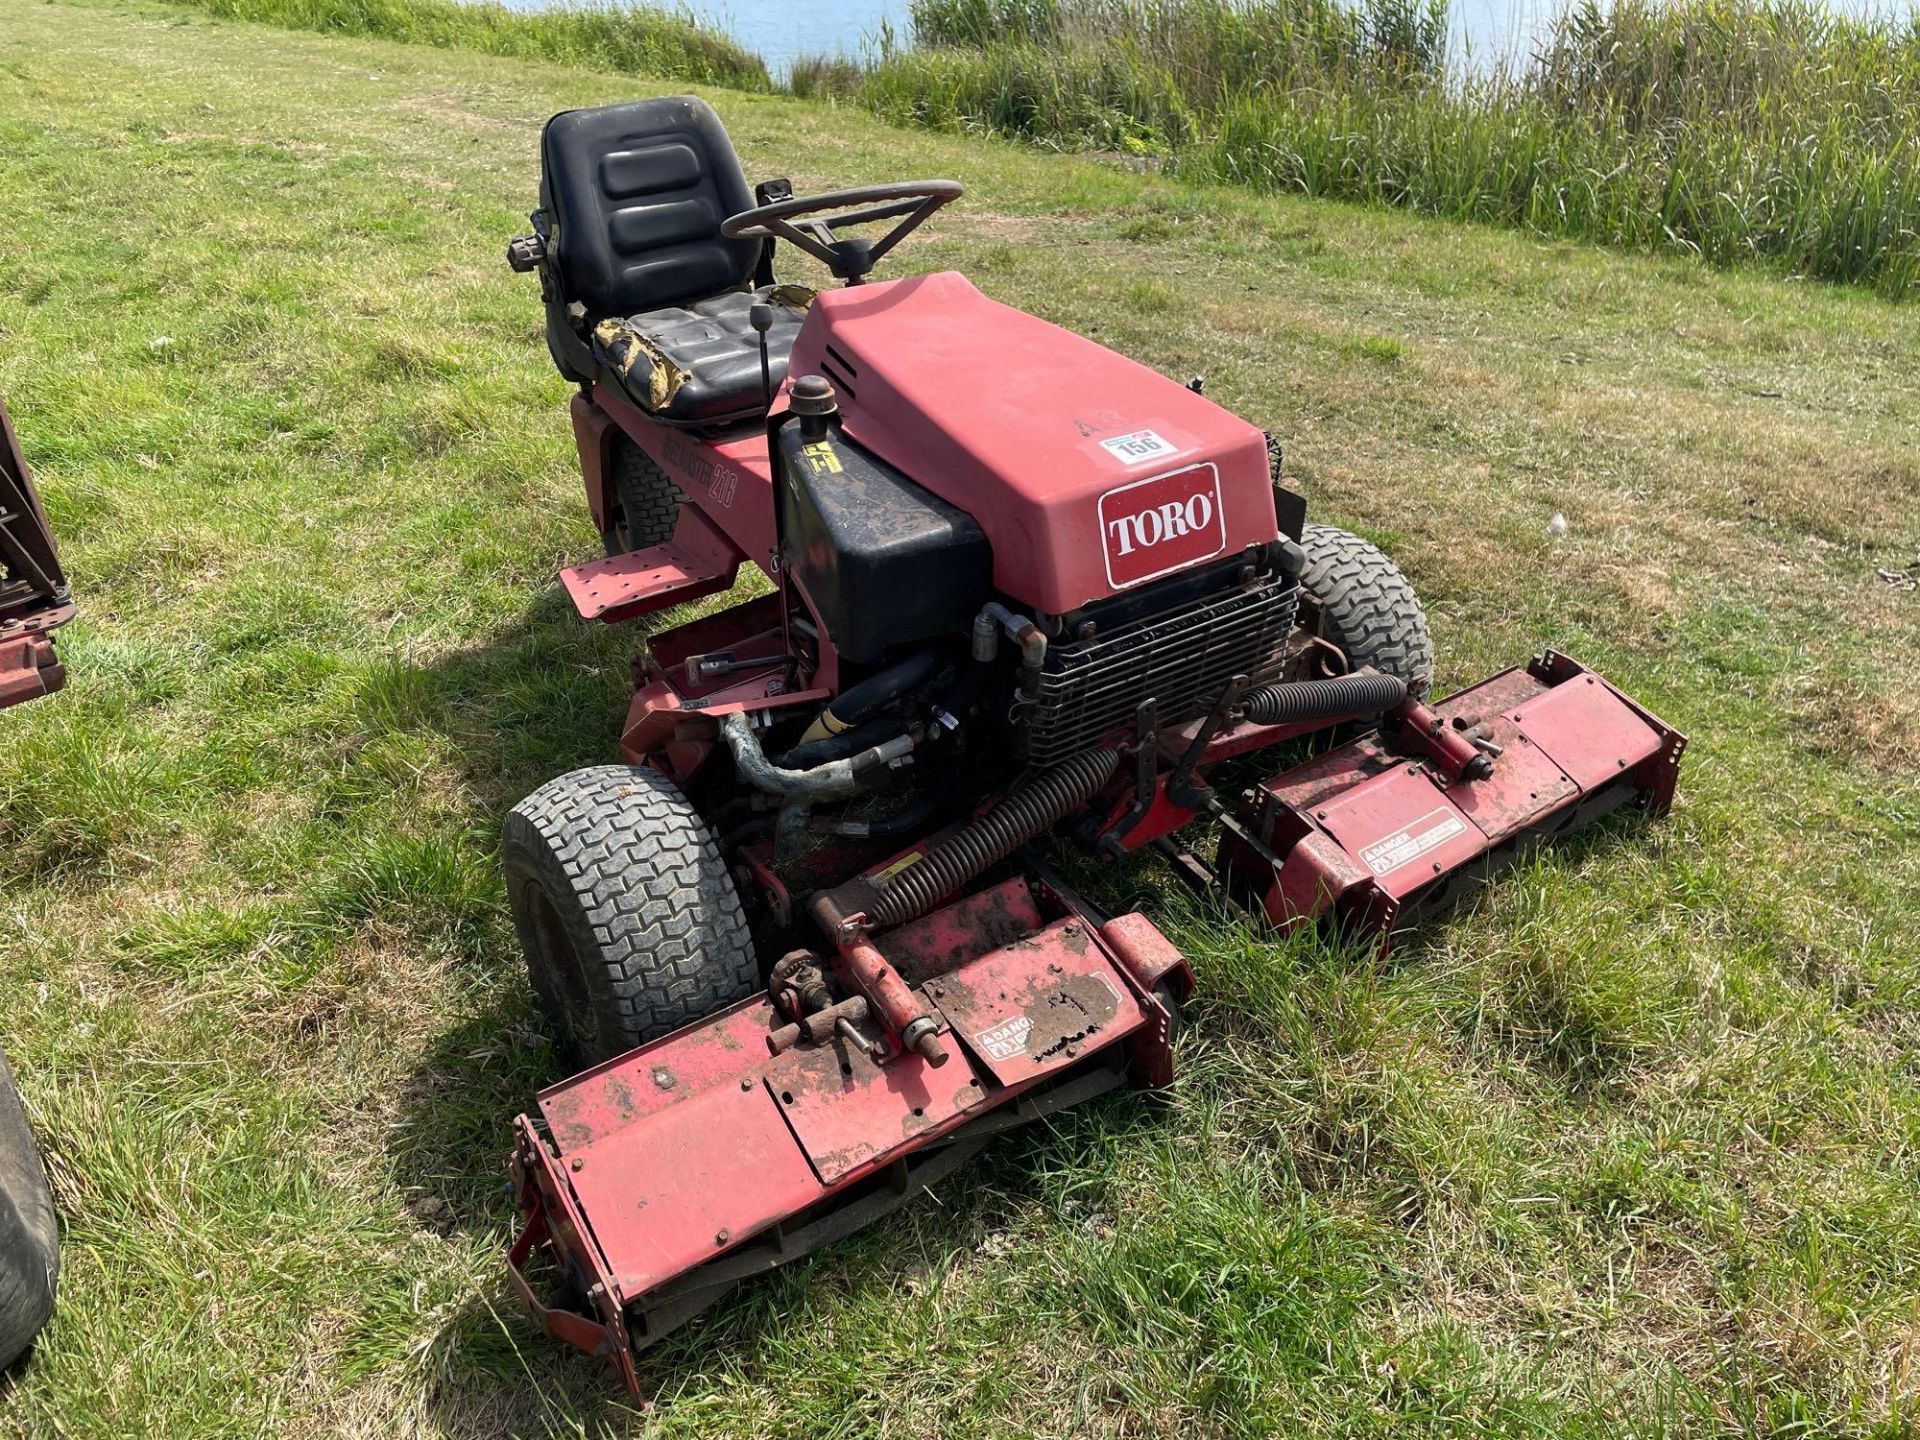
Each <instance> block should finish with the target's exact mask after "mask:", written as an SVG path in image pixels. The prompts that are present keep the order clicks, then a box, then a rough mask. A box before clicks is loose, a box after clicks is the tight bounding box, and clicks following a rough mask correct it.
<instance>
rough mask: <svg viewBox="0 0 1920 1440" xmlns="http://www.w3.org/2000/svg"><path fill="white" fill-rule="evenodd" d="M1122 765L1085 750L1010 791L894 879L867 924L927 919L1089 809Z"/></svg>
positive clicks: (1110, 755)
mask: <svg viewBox="0 0 1920 1440" xmlns="http://www.w3.org/2000/svg"><path fill="white" fill-rule="evenodd" d="M1119 762H1120V756H1119V754H1118V753H1117V752H1115V751H1112V750H1083V751H1081V752H1080V753H1079V754H1078V755H1074V756H1071V757H1069V758H1068V759H1066V760H1063V761H1061V762H1060V763H1059V764H1058V765H1055V766H1054V767H1053V768H1052V769H1050V770H1045V771H1042V772H1041V773H1040V774H1039V775H1037V776H1035V777H1034V778H1033V779H1031V780H1029V781H1027V782H1026V783H1025V784H1024V785H1021V786H1019V787H1017V788H1016V789H1014V790H1012V791H1011V792H1009V793H1008V795H1007V797H1006V799H1004V800H1002V801H1001V802H1000V803H999V804H998V805H995V806H994V807H993V808H992V809H991V810H989V811H987V813H986V814H984V815H982V816H981V817H980V818H979V819H978V820H975V821H974V822H973V823H972V824H971V825H968V826H967V827H966V828H965V829H963V830H961V831H960V832H959V833H958V834H957V835H954V836H951V837H950V838H948V839H946V840H943V841H941V842H940V844H938V845H935V846H934V847H933V848H932V849H930V850H928V851H927V852H926V853H925V854H923V855H922V856H921V857H920V859H919V860H918V861H916V862H915V863H914V864H912V865H909V866H908V867H907V868H906V869H905V870H902V871H900V872H899V873H898V874H897V875H895V876H894V877H893V879H892V880H890V881H889V882H888V883H887V888H886V889H885V890H884V891H883V892H882V893H881V895H880V898H879V899H878V900H877V901H875V902H874V903H873V904H872V905H870V906H869V907H868V908H867V919H868V922H869V923H870V924H871V925H872V927H873V928H874V929H875V930H885V929H888V928H890V927H891V926H894V925H904V924H906V922H907V921H909V920H913V919H916V918H918V917H919V916H921V915H924V914H926V913H927V911H929V910H931V909H932V908H933V907H934V906H935V905H937V904H939V903H940V901H942V900H944V899H946V898H947V896H949V895H951V894H952V893H953V892H954V891H955V890H957V889H959V888H960V887H961V886H962V885H964V884H966V883H967V881H969V880H971V879H972V878H973V877H974V876H976V875H978V874H979V873H980V872H981V871H982V870H985V869H986V868H987V867H988V866H989V865H993V864H997V863H998V862H999V861H1001V860H1004V859H1006V858H1007V856H1009V855H1011V854H1012V853H1013V852H1014V851H1015V850H1017V849H1019V848H1020V847H1021V846H1022V845H1024V844H1026V843H1027V841H1029V840H1031V839H1032V838H1033V837H1034V836H1036V835H1038V834H1039V833H1040V832H1041V831H1043V830H1045V829H1046V828H1047V827H1048V826H1050V825H1053V824H1054V823H1056V822H1057V821H1059V820H1061V819H1064V818H1065V817H1066V816H1068V815H1070V814H1072V813H1073V812H1074V811H1075V810H1077V809H1079V808H1080V807H1081V806H1082V805H1084V804H1086V803H1087V801H1089V800H1091V799H1092V798H1093V797H1094V795H1095V794H1096V793H1097V792H1098V791H1099V789H1100V787H1101V786H1102V785H1104V784H1106V783H1107V780H1108V778H1109V777H1110V776H1112V774H1113V771H1114V767H1115V766H1116V765H1117V764H1119Z"/></svg>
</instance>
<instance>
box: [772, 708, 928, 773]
mask: <svg viewBox="0 0 1920 1440" xmlns="http://www.w3.org/2000/svg"><path fill="white" fill-rule="evenodd" d="M906 728H907V722H906V721H904V720H895V719H889V718H886V717H882V718H881V719H878V720H869V721H867V722H866V723H865V724H863V725H855V726H854V727H853V728H852V729H851V730H842V731H840V732H839V733H838V734H837V735H829V736H827V737H826V738H825V739H824V740H808V741H806V742H805V743H803V744H800V745H796V746H794V747H793V749H791V750H789V751H788V752H787V753H786V754H784V755H782V756H781V757H780V763H781V764H782V765H784V766H785V767H786V768H787V769H789V770H810V769H812V768H813V767H814V766H816V765H824V764H825V763H826V762H827V761H829V760H845V759H847V758H849V757H850V756H854V755H858V754H859V753H860V752H861V751H862V750H866V749H870V748H871V747H873V746H875V745H884V744H885V743H886V742H887V741H889V740H891V739H893V738H894V736H896V735H900V734H903V733H904V732H905V731H906Z"/></svg>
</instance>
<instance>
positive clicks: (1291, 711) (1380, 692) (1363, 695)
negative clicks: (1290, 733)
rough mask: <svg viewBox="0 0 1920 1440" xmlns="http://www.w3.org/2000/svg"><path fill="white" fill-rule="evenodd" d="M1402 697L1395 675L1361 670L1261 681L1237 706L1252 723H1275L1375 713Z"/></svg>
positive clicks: (1402, 685) (1400, 683)
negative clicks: (1316, 677)
mask: <svg viewBox="0 0 1920 1440" xmlns="http://www.w3.org/2000/svg"><path fill="white" fill-rule="evenodd" d="M1406 698H1407V682H1406V681H1404V680H1402V679H1401V678H1400V677H1399V676H1398V675H1382V674H1380V673H1379V672H1377V671H1373V670H1364V671H1360V672H1358V673H1356V674H1352V675H1335V676H1332V677H1331V678H1329V679H1326V680H1294V681H1290V682H1287V683H1284V684H1280V685H1263V686H1261V687H1260V688H1259V689H1258V690H1254V691H1251V692H1249V693H1248V694H1246V695H1243V696H1242V697H1241V699H1240V708H1241V710H1242V711H1243V712H1244V713H1245V715H1246V717H1247V719H1249V720H1251V721H1253V723H1254V724H1256V725H1278V724H1281V723H1282V722H1284V721H1292V720H1319V719H1323V718H1326V717H1329V716H1334V715H1371V714H1377V713H1379V712H1381V711H1385V710H1391V709H1393V707H1394V706H1396V705H1398V704H1399V703H1400V702H1401V701H1402V700H1404V699H1406Z"/></svg>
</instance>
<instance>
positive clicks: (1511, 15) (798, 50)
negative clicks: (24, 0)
mask: <svg viewBox="0 0 1920 1440" xmlns="http://www.w3.org/2000/svg"><path fill="white" fill-rule="evenodd" d="M507 3H509V4H513V5H523V4H524V5H526V6H528V8H532V7H534V6H536V5H538V4H539V3H540V0H507ZM1563 3H1564V0H1453V3H1452V4H1451V5H1450V6H1449V7H1448V18H1449V19H1450V21H1451V22H1452V28H1453V37H1454V42H1455V44H1457V45H1459V46H1462V47H1463V49H1464V53H1466V54H1467V55H1469V56H1471V57H1472V59H1473V60H1474V62H1475V63H1476V64H1481V65H1484V64H1487V63H1489V62H1490V61H1493V60H1496V59H1499V58H1501V57H1502V56H1518V55H1524V54H1525V53H1526V50H1527V47H1528V45H1529V44H1530V43H1531V42H1532V41H1533V40H1534V39H1535V38H1536V37H1537V36H1538V35H1539V34H1540V33H1541V31H1542V30H1543V29H1544V28H1545V25H1546V22H1547V21H1548V20H1550V19H1552V18H1553V16H1554V15H1555V14H1556V13H1557V12H1558V11H1559V10H1560V9H1561V7H1562V4H1563ZM1831 3H1833V5H1834V8H1835V9H1837V10H1841V11H1845V12H1851V13H1858V14H1865V13H1869V12H1875V11H1879V10H1882V9H1885V8H1888V7H1890V6H1898V5H1900V4H1902V3H1905V0H1831ZM691 5H692V8H693V9H694V10H695V11H696V12H697V13H699V14H701V15H704V16H706V17H707V18H708V19H711V20H713V21H715V22H716V23H718V24H719V25H720V26H721V27H722V28H723V29H725V30H727V31H729V32H730V33H731V34H732V35H733V36H734V38H735V39H737V40H739V41H740V42H741V43H742V44H744V45H745V46H746V47H747V48H748V49H749V50H755V51H758V52H759V53H760V55H761V56H763V57H764V58H765V59H766V62H767V65H768V66H769V67H770V68H771V69H772V70H773V72H774V74H775V75H781V74H784V73H785V71H786V68H787V66H788V65H789V64H790V63H792V61H793V60H794V58H795V57H796V56H800V55H834V54H843V55H854V56H857V55H859V54H860V51H861V47H862V45H863V44H864V43H865V42H866V41H867V40H868V39H869V38H870V37H872V36H873V35H874V34H875V33H876V32H877V31H878V30H879V28H880V25H881V22H882V21H888V22H891V23H892V25H893V27H894V29H895V30H896V31H897V32H899V33H902V34H905V33H906V32H907V30H908V29H909V26H908V23H907V10H908V0H691Z"/></svg>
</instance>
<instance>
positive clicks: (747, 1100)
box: [512, 876, 1189, 1385]
mask: <svg viewBox="0 0 1920 1440" xmlns="http://www.w3.org/2000/svg"><path fill="white" fill-rule="evenodd" d="M880 944H881V946H882V948H883V951H884V953H885V954H886V956H887V959H888V961H889V962H890V963H891V964H892V965H893V966H894V968H895V969H896V971H897V972H898V973H899V975H900V977H901V979H902V980H904V981H905V982H906V983H907V984H908V985H909V986H911V987H912V988H913V990H914V992H915V993H916V995H918V996H919V997H920V998H921V999H922V1000H923V1001H924V1003H925V1005H926V1006H927V1008H928V1012H929V1013H930V1014H933V1015H934V1016H936V1017H937V1019H938V1021H939V1029H938V1033H939V1034H940V1035H942V1036H945V1037H949V1038H950V1039H952V1040H956V1041H958V1046H957V1048H958V1049H959V1051H960V1054H961V1057H962V1061H961V1063H958V1064H954V1063H936V1062H935V1061H931V1060H928V1059H926V1058H924V1057H923V1056H922V1055H920V1054H917V1053H914V1052H912V1051H907V1052H894V1053H888V1051H887V1048H886V1047H887V1040H886V1035H885V1031H884V1030H883V1028H882V1027H881V1026H879V1025H877V1024H875V1023H873V1022H871V1021H863V1022H861V1023H860V1025H859V1026H858V1030H859V1034H860V1041H859V1042H856V1041H854V1040H851V1039H849V1038H847V1037H846V1036H844V1035H842V1034H836V1035H834V1036H832V1037H831V1038H830V1039H828V1040H826V1041H824V1042H820V1043H814V1044H805V1043H802V1044H796V1045H793V1046H792V1047H791V1048H787V1049H784V1050H781V1051H778V1052H775V1051H774V1050H773V1045H774V1044H776V1043H779V1041H778V1040H776V1039H771V1038H770V1037H775V1036H777V1034H778V1032H780V1031H782V1030H783V1029H784V1028H785V1027H786V1026H787V1024H788V1017H787V1016H785V1015H782V1014H781V1013H780V1012H779V1011H778V1010H776V1008H775V1007H774V1005H773V1004H772V1002H771V1001H770V1000H769V999H768V998H767V997H765V996H759V997H755V998H754V999H751V1000H747V1001H744V1002H742V1003H741V1004H739V1005H735V1006H733V1007H731V1008H730V1009H727V1010H724V1011H722V1012H720V1013H719V1014H717V1015H714V1016H712V1017H710V1018H708V1019H706V1020H704V1021H701V1022H700V1023H698V1024H695V1025H691V1026H688V1027H687V1028H685V1029H683V1030H680V1031H678V1032H676V1033H675V1034H672V1035H669V1036H666V1037H665V1038H663V1039H661V1040H657V1041H655V1042H653V1043H652V1044H650V1045H646V1046H643V1047H641V1048H640V1049H638V1050H634V1051H632V1052H630V1053H629V1054H626V1055H624V1056H621V1057H619V1058H618V1059H616V1060H613V1061H611V1062H609V1063H607V1064H605V1065H601V1066H598V1067H596V1068H594V1069H592V1070H588V1071H586V1072H585V1073H584V1074H581V1075H579V1076H576V1077H575V1078H573V1079H571V1080H568V1081H566V1082H564V1083H563V1084H560V1085H556V1086H553V1087H551V1088H549V1089H547V1090H544V1091H542V1092H541V1093H540V1095H539V1097H538V1101H539V1110H540V1117H539V1119H538V1120H537V1121H536V1120H533V1119H529V1118H527V1117H522V1118H521V1119H520V1121H519V1122H518V1124H517V1127H516V1128H517V1144H516V1148H515V1153H514V1158H513V1167H512V1168H513V1177H514V1185H515V1188H516V1190H517V1191H518V1192H519V1195H520V1202H521V1206H522V1209H523V1212H524V1213H525V1214H526V1215H527V1217H528V1218H527V1222H526V1227H525V1230H524V1231H523V1233H522V1235H521V1237H520V1240H519V1242H518V1243H517V1244H516V1245H515V1247H514V1251H513V1267H514V1276H515V1281H516V1284H517V1286H518V1287H519V1288H520V1290H521V1292H522V1296H523V1298H524V1299H525V1300H526V1302H527V1303H528V1304H529V1305H531V1306H532V1307H533V1308H534V1309H535V1311H536V1313H538V1314H540V1315H541V1316H542V1318H543V1320H544V1321H545V1323H546V1325H547V1328H548V1329H549V1331H550V1332H551V1333H552V1334H554V1335H555V1336H556V1337H557V1338H559V1339H562V1340H565V1341H567V1342H569V1343H571V1344H574V1345H578V1346H580V1347H581V1348H583V1349H586V1350H589V1351H590V1352H592V1353H595V1354H603V1355H609V1356H611V1357H612V1358H613V1359H614V1360H615V1363H616V1364H617V1365H618V1366H619V1368H620V1369H621V1372H622V1374H623V1376H624V1377H625V1378H626V1379H627V1381H628V1383H629V1384H630V1385H632V1384H634V1383H635V1376H634V1372H633V1365H632V1360H631V1356H630V1352H631V1351H633V1350H637V1349H642V1348H644V1347H645V1346H646V1345H648V1344H651V1343H652V1342H654V1341H655V1340H658V1339H659V1338H660V1337H661V1336H662V1335H664V1334H666V1333H667V1332H668V1331H669V1330H671V1329H672V1328H673V1327H674V1326H676V1325H678V1324H680V1323H683V1322H684V1321H685V1320H686V1319H688V1318H690V1317H691V1316H692V1315H693V1314H696V1313H698V1311H699V1310H700V1309H704V1308H705V1306H706V1305H708V1304H711V1303H713V1301H715V1300H717V1299H719V1298H720V1297H721V1296H722V1295H723V1294H725V1292H726V1290H727V1289H729V1288H730V1287H731V1286H732V1284H733V1283H734V1282H735V1281H737V1280H738V1279H740V1278H742V1277H743V1276H744V1275H746V1274H750V1273H753V1272H754V1271H756V1270H761V1269H766V1268H770V1267H771V1266H772V1265H774V1264H778V1263H783V1262H785V1261H787V1260H791V1259H794V1258H797V1257H798V1256H799V1255H801V1254H804V1253H806V1251H807V1250H810V1249H812V1248H814V1247H816V1246H817V1245H819V1244H822V1243H825V1241H826V1240H829V1239H832V1238H836V1237H837V1236H838V1235H840V1234H844V1233H847V1232H848V1231H850V1230H851V1229H853V1228H855V1227H856V1226H857V1225H859V1224H863V1223H865V1222H866V1221H867V1220H870V1219H872V1218H873V1217H874V1216H875V1215H876V1214H878V1213H880V1211H881V1210H883V1209H887V1208H891V1207H892V1205H894V1204H898V1203H899V1202H900V1201H901V1200H904V1199H905V1198H907V1196H908V1195H910V1194H912V1193H913V1192H914V1191H915V1190H916V1189H918V1188H919V1187H920V1186H922V1185H924V1184H925V1183H927V1182H928V1181H929V1180H930V1179H931V1178H932V1168H933V1164H934V1158H935V1156H934V1153H931V1152H937V1154H938V1157H939V1165H938V1168H939V1169H940V1170H941V1171H944V1170H945V1169H948V1168H951V1166H952V1165H954V1164H958V1163H959V1161H960V1160H962V1159H964V1158H965V1157H966V1155H967V1154H970V1153H971V1152H972V1142H974V1141H976V1140H977V1139H978V1138H980V1132H981V1129H982V1128H983V1127H982V1126H981V1124H980V1122H981V1121H982V1120H983V1119H984V1118H987V1117H990V1116H991V1117H993V1118H995V1119H999V1120H1004V1121H1005V1123H1006V1124H1017V1123H1022V1122H1024V1121H1025V1120H1028V1119H1032V1118H1035V1117H1036V1116H1038V1115H1039V1114H1043V1113H1047V1112H1048V1111H1050V1110H1051V1109H1054V1108H1058V1107H1059V1106H1060V1105H1063V1104H1069V1103H1078V1102H1079V1101H1081V1100H1084V1099H1086V1098H1088V1097H1090V1096H1091V1095H1094V1094H1097V1093H1099V1092H1100V1091H1103V1090H1106V1089H1110V1088H1112V1087H1113V1086H1115V1085H1118V1084H1120V1083H1121V1082H1122V1081H1123V1080H1125V1079H1126V1078H1127V1077H1128V1076H1129V1075H1131V1076H1132V1077H1133V1078H1134V1079H1136V1080H1137V1081H1138V1082H1140V1083H1144V1084H1152V1083H1157V1082H1164V1080H1165V1079H1166V1078H1169V1077H1170V1076H1171V1073H1172V1056H1171V1051H1170V1048H1169V1043H1170V1026H1171V1015H1170V1013H1169V1009H1168V1006H1167V1003H1166V1001H1165V1000H1164V999H1162V998H1160V997H1157V996H1156V993H1155V992H1156V990H1163V991H1164V992H1165V993H1167V994H1169V995H1172V996H1177V995H1179V994H1183V993H1184V992H1185V990H1186V988H1187V985H1188V983H1189V981H1188V977H1187V971H1186V964H1185V961H1184V960H1183V959H1182V958H1181V956H1180V954H1179V952H1178V951H1176V950H1175V949H1174V948H1173V946H1172V945H1171V944H1169V943H1168V942H1167V940H1166V939H1165V938H1164V937H1163V936H1162V935H1161V934H1160V932H1159V931H1158V930H1157V929H1156V928H1155V927H1154V926H1153V925H1152V923H1151V922H1149V921H1147V920H1145V919H1144V918H1143V917H1141V916H1138V915H1126V916H1121V917H1119V918H1117V919H1114V920H1109V921H1105V922H1104V923H1102V922H1100V921H1098V920H1097V918H1096V917H1094V916H1092V915H1090V914H1089V913H1088V912H1086V911H1085V910H1084V909H1083V908H1081V907H1080V906H1079V905H1078V904H1077V902H1076V901H1074V900H1073V898H1072V897H1071V896H1069V895H1067V894H1065V893H1064V892H1062V891H1060V890H1058V889H1057V888H1056V887H1054V886H1053V885H1051V884H1049V883H1047V882H1045V881H1043V880H1040V879H1039V878H1037V877H1029V876H1020V877H1016V878H1014V879H1012V880H1008V881H1005V882H1003V883H1001V884H999V885H996V886H993V887H991V888H989V889H987V890H984V891H980V892H976V893H975V894H973V895H970V896H968V897H966V898H964V899H962V900H960V901H958V902H956V903H954V904H952V905H949V906H947V907H945V908H943V909H941V910H938V911H936V912H934V913H933V914H932V915H929V916H927V917H926V918H925V919H923V920H920V921H918V922H916V923H914V924H912V925H908V926H903V927H901V928H900V929H899V930H897V931H894V932H892V933H891V934H889V935H887V936H885V937H883V938H882V939H881V941H880ZM864 1045H871V1046H873V1047H874V1049H873V1050H872V1051H869V1050H868V1049H866V1048H863V1046H864ZM1023 1102H1024V1103H1023ZM993 1128H995V1129H1000V1128H1005V1124H996V1125H995V1126H994V1127H993ZM957 1142H965V1143H957ZM755 1242H759V1243H757V1244H756V1243H755ZM536 1252H544V1254H545V1257H546V1258H547V1259H548V1260H549V1261H552V1262H553V1263H554V1264H555V1266H556V1268H557V1269H558V1270H559V1271H560V1272H561V1273H562V1274H563V1275H564V1276H565V1277H566V1279H567V1282H568V1283H567V1285H566V1286H565V1287H564V1288H565V1290H566V1291H567V1293H568V1294H569V1296H570V1299H571V1303H572V1305H573V1306H574V1307H578V1308H567V1307H566V1306H554V1307H549V1306H547V1305H543V1304H541V1303H540V1302H539V1301H538V1300H537V1299H536V1298H535V1296H534V1292H533V1288H532V1284H531V1281H530V1280H529V1279H528V1277H527V1273H526V1272H527V1268H528V1266H529V1263H530V1261H531V1260H532V1258H533V1257H534V1255H535V1253H536ZM696 1299H697V1300H698V1303H693V1302H694V1301H695V1300H696ZM583 1302H584V1303H583Z"/></svg>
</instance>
